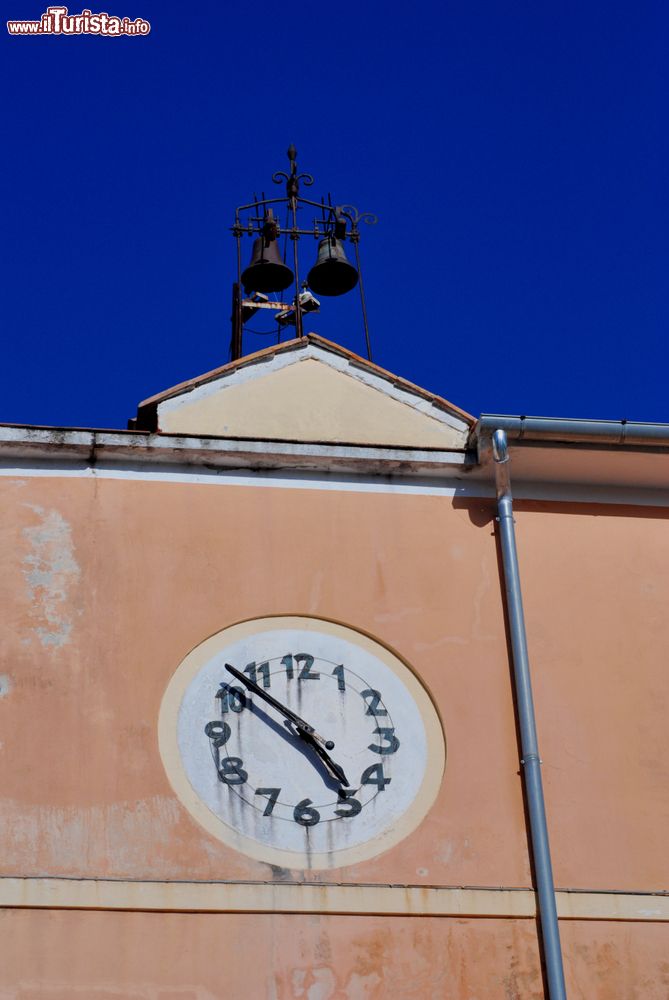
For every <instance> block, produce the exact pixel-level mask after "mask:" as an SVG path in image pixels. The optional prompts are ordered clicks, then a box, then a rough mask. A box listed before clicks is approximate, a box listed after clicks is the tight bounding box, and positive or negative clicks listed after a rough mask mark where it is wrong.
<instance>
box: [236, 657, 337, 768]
mask: <svg viewBox="0 0 669 1000" xmlns="http://www.w3.org/2000/svg"><path fill="white" fill-rule="evenodd" d="M225 669H226V670H229V671H230V673H231V674H232V676H233V677H236V678H237V680H239V681H241V682H242V684H244V685H245V686H246V687H247V688H248V689H249V691H253V692H255V694H257V695H258V696H259V697H260V698H263V699H264V700H265V701H266V702H267V704H268V705H271V706H272V707H273V708H275V709H276V710H277V712H281V714H282V715H285V717H286V718H287V719H288V721H289V722H292V723H293V725H294V726H295V728H296V729H297V731H298V733H299V735H300V736H303V737H311V738H312V739H313V740H314V741H315V743H314V746H318V744H319V743H322V744H323V746H324V747H325V749H326V750H333V749H334V743H333V742H332V740H324V739H323V737H322V736H319V735H318V733H317V732H316V730H315V729H314V728H313V726H310V725H309V723H308V722H305V721H304V719H301V718H300V716H299V715H296V713H295V712H293V711H291V710H290V709H289V708H286V706H285V705H282V704H281V702H280V701H277V700H276V698H273V697H272V695H271V694H267V691H263V689H262V688H261V687H258V685H257V684H256V683H255V682H254V681H252V680H251V679H250V678H248V677H244V674H242V673H240V671H239V670H237V669H236V667H231V666H230V664H229V663H226V664H225ZM307 742H308V740H307ZM347 784H348V782H347Z"/></svg>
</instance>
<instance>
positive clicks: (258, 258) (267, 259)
mask: <svg viewBox="0 0 669 1000" xmlns="http://www.w3.org/2000/svg"><path fill="white" fill-rule="evenodd" d="M293 280H294V277H293V272H292V271H291V269H290V268H289V267H288V265H287V264H284V262H283V261H282V260H281V254H280V253H279V247H278V246H277V243H276V240H272V239H270V240H268V239H267V238H266V236H259V237H258V239H257V240H254V241H253V251H252V253H251V263H250V264H249V266H248V267H247V268H246V270H245V271H243V272H242V285H243V286H244V288H245V289H246V291H247V292H248V291H254V292H282V291H283V290H284V289H285V288H288V287H289V286H290V285H292V283H293Z"/></svg>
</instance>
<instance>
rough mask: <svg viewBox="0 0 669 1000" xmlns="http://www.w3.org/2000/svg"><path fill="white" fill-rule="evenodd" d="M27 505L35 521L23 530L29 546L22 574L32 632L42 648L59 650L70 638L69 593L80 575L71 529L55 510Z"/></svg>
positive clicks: (71, 625)
mask: <svg viewBox="0 0 669 1000" xmlns="http://www.w3.org/2000/svg"><path fill="white" fill-rule="evenodd" d="M26 506H27V507H29V508H30V509H31V510H32V511H33V512H34V514H35V515H36V517H37V518H38V522H37V524H35V525H32V526H30V527H28V528H24V529H23V536H24V538H25V540H26V541H27V543H28V546H29V551H28V553H27V554H26V556H25V557H24V559H23V575H24V578H25V581H26V586H27V588H28V594H29V597H30V600H31V603H32V606H33V632H34V634H35V635H36V636H37V638H38V639H39V641H40V643H41V644H42V646H44V647H55V648H59V647H61V646H64V645H66V644H67V643H68V642H69V641H70V638H71V634H72V627H73V622H72V610H71V603H70V590H71V588H72V586H73V585H74V584H75V583H76V582H77V581H78V578H79V575H80V570H79V566H78V565H77V561H76V559H75V556H74V545H73V543H72V530H71V527H70V525H69V523H68V522H67V521H66V520H65V518H64V517H63V515H62V514H60V513H59V512H58V511H57V510H47V509H46V508H44V507H40V506H39V505H37V504H26Z"/></svg>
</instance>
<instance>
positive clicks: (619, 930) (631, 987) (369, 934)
mask: <svg viewBox="0 0 669 1000" xmlns="http://www.w3.org/2000/svg"><path fill="white" fill-rule="evenodd" d="M0 936H1V938H2V941H3V954H4V957H3V962H2V964H1V965H0V1000H241V998H248V1000H388V998H389V997H392V998H397V1000H541V998H542V997H543V996H544V993H543V988H542V978H541V970H540V963H539V955H538V950H537V943H536V931H535V926H534V922H533V921H530V920H493V919H490V920H485V919H479V920H471V919H451V918H441V919H438V920H435V919H429V918H423V917H411V918H406V917H385V918H380V917H333V916H329V917H328V916H311V917H306V916H298V915H295V916H285V915H274V916H272V915H263V916H255V915H250V914H249V915H235V916H231V915H226V914H207V915H203V914H195V913H181V914H177V913H159V914H158V913H157V914H148V913H105V912H96V911H93V912H82V911H76V910H73V911H62V910H60V911H58V910H55V911H44V910H32V911H30V910H13V911H5V912H4V913H1V914H0ZM562 938H563V943H564V946H565V953H566V955H567V958H566V962H565V978H566V984H567V991H568V995H569V998H570V1000H666V997H667V996H668V995H669V961H668V960H667V931H666V925H662V924H644V923H640V924H632V925H630V924H627V925H624V924H615V923H606V922H590V921H588V922H583V921H566V922H564V923H563V924H562Z"/></svg>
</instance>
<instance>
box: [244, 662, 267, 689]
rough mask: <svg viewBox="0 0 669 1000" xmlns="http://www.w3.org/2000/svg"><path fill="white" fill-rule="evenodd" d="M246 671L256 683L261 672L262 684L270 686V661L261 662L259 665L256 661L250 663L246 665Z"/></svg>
mask: <svg viewBox="0 0 669 1000" xmlns="http://www.w3.org/2000/svg"><path fill="white" fill-rule="evenodd" d="M244 673H245V674H248V675H249V677H250V678H251V680H252V681H253V683H254V684H257V683H258V674H260V676H261V677H262V686H263V687H264V688H268V687H269V663H261V664H260V666H259V667H258V666H256V664H255V663H249V664H248V666H246V667H244Z"/></svg>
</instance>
